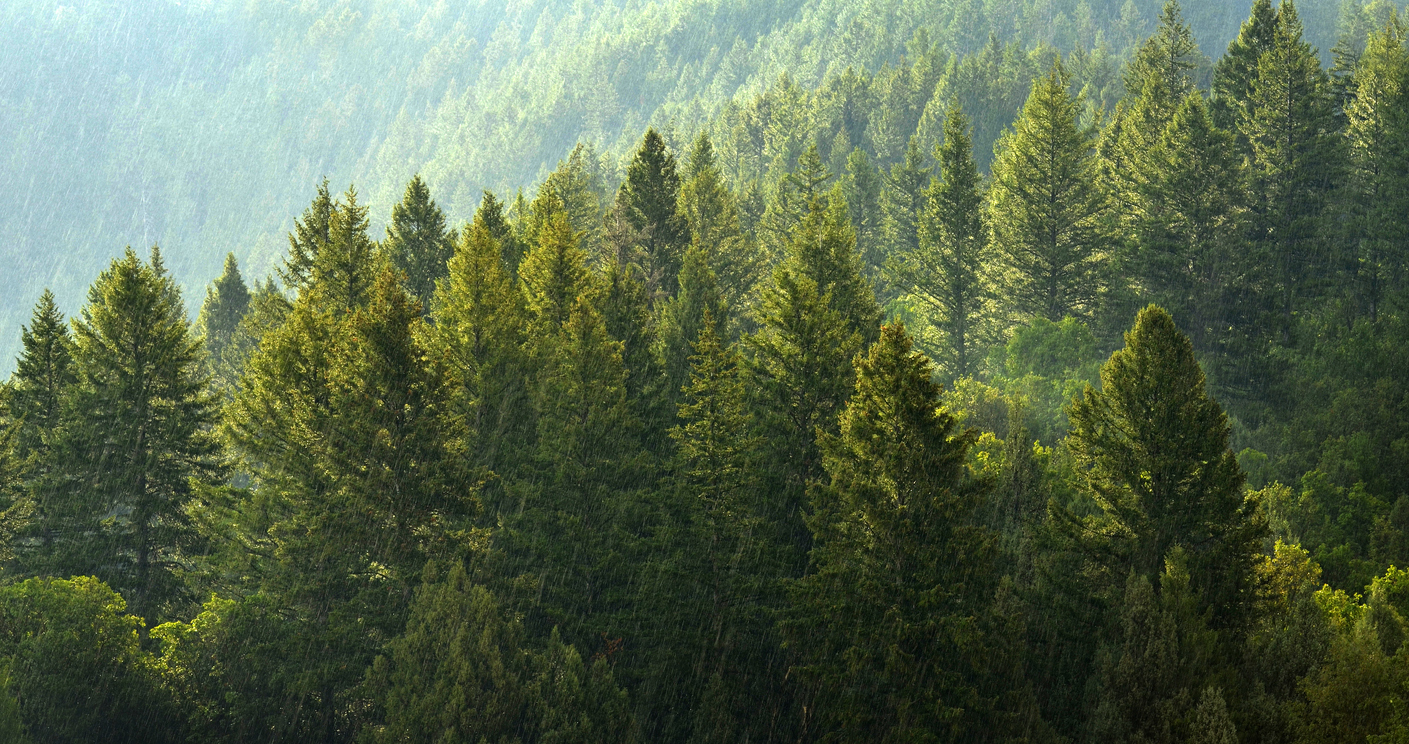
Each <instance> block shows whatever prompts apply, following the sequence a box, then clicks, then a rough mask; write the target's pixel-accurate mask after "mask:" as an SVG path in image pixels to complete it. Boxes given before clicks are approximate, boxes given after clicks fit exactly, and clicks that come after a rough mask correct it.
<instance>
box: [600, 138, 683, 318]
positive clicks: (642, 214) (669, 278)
mask: <svg viewBox="0 0 1409 744" xmlns="http://www.w3.org/2000/svg"><path fill="white" fill-rule="evenodd" d="M616 200H617V209H618V210H619V211H620V212H621V213H622V215H623V216H624V218H625V220H626V222H627V224H629V225H630V226H631V229H632V230H633V231H635V233H636V235H637V242H636V245H635V248H634V255H633V256H632V258H633V261H634V262H635V263H636V265H637V266H638V267H640V269H641V274H642V275H643V277H644V280H645V283H646V289H647V291H648V292H649V293H650V295H651V296H652V297H653V298H655V297H657V296H666V297H668V296H671V295H674V294H675V289H676V286H677V285H676V275H677V274H679V273H680V260H681V258H682V257H683V255H684V253H685V246H686V244H687V243H688V242H689V228H688V227H687V225H686V223H685V220H684V219H683V218H682V217H681V216H680V215H679V214H678V213H677V212H676V208H677V206H678V204H679V202H680V175H679V173H677V172H676V164H675V155H673V154H672V153H671V152H670V151H669V150H668V149H667V148H666V146H665V140H664V139H662V138H661V136H660V134H659V133H658V132H656V130H655V129H648V130H646V136H645V137H644V138H643V139H642V140H641V146H640V148H638V149H637V150H636V155H635V157H633V158H632V160H631V164H630V165H629V166H627V169H626V180H625V181H624V182H623V183H622V184H621V189H620V190H619V191H618V192H617V197H616Z"/></svg>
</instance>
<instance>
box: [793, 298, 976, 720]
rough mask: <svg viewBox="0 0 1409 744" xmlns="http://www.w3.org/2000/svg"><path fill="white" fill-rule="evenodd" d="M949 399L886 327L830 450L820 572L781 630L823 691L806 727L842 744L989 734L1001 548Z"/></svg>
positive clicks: (805, 585) (820, 496)
mask: <svg viewBox="0 0 1409 744" xmlns="http://www.w3.org/2000/svg"><path fill="white" fill-rule="evenodd" d="M939 392H940V390H939V386H938V385H937V384H935V382H934V381H933V370H932V369H931V367H930V363H929V360H928V359H926V358H925V357H924V355H922V354H918V353H916V352H914V351H913V349H912V346H911V341H910V338H909V336H908V335H907V334H906V333H905V330H904V328H903V327H901V326H899V325H888V326H886V327H885V328H883V329H882V331H881V336H880V340H879V341H878V342H877V343H876V344H875V345H874V346H872V347H871V349H870V351H869V352H868V353H867V354H866V355H865V357H864V358H859V360H858V365H857V372H856V392H855V394H854V395H853V397H852V398H851V400H850V402H849V403H848V404H847V406H846V410H845V411H844V412H843V413H842V415H841V426H840V432H839V433H838V434H837V435H828V436H827V437H826V438H825V439H824V451H825V453H826V454H825V462H826V469H827V473H828V475H830V476H831V481H830V484H829V485H827V486H826V487H821V488H817V489H815V490H814V493H813V496H812V502H813V510H812V514H811V515H810V517H809V519H808V523H809V527H810V528H811V529H812V532H813V535H814V541H815V542H814V545H815V547H814V548H813V550H812V566H813V568H812V571H811V572H810V573H809V574H808V575H807V576H805V577H803V578H802V579H800V580H799V581H797V582H795V583H794V584H793V585H792V586H791V588H790V592H789V594H790V596H791V599H792V607H791V609H790V611H789V613H788V615H787V616H786V617H787V619H786V621H785V623H784V628H785V632H786V634H787V638H788V644H789V647H790V648H791V649H792V650H793V652H794V653H795V654H796V656H797V658H798V662H799V663H798V665H797V666H796V667H795V668H794V670H793V672H794V673H796V674H799V675H802V676H803V677H804V678H806V679H807V680H808V681H809V682H811V684H812V685H814V690H815V693H814V694H815V699H814V701H813V703H812V705H811V706H810V707H811V708H812V709H814V710H816V711H817V712H816V713H815V714H814V715H815V716H816V718H817V720H816V721H815V723H812V722H809V723H810V726H809V728H811V727H812V726H815V727H816V728H818V729H820V730H823V731H828V732H830V736H831V737H832V738H834V739H835V740H837V741H847V742H852V741H854V742H863V741H907V740H916V739H923V738H927V737H943V738H957V739H963V738H966V737H967V736H971V735H975V734H976V732H977V730H979V729H980V728H981V727H984V726H985V716H984V713H985V712H986V711H985V710H984V708H985V707H986V706H987V705H988V701H986V700H985V699H984V697H983V695H982V694H981V693H980V680H981V678H982V676H983V675H984V674H985V672H986V671H987V670H985V668H984V666H985V663H986V661H987V658H986V654H985V652H984V647H985V645H986V642H985V639H984V635H983V630H982V628H981V626H980V624H979V623H978V622H977V621H976V618H975V613H974V609H973V608H975V607H976V606H977V605H978V604H980V603H982V602H983V601H985V600H986V599H987V598H988V596H989V593H990V591H991V588H992V583H991V576H990V572H989V568H990V566H989V564H990V561H991V558H992V555H993V549H994V538H993V535H992V533H990V532H989V531H988V530H987V529H986V528H984V527H983V526H981V525H980V524H979V521H978V519H977V515H976V510H977V508H978V506H979V505H980V504H981V503H982V501H983V498H984V492H985V490H986V489H987V488H989V487H990V484H988V483H986V482H984V481H977V480H974V479H973V478H972V477H971V476H970V475H969V473H968V472H967V468H966V467H965V465H964V462H965V458H966V456H967V453H968V450H969V448H970V446H971V445H972V444H973V441H974V438H975V437H976V433H975V432H973V431H968V432H960V431H959V430H958V426H957V424H956V422H955V420H954V418H953V416H951V415H950V414H948V413H947V412H944V411H943V410H941V409H940V408H939ZM919 700H924V701H925V704H923V705H915V704H914V701H919Z"/></svg>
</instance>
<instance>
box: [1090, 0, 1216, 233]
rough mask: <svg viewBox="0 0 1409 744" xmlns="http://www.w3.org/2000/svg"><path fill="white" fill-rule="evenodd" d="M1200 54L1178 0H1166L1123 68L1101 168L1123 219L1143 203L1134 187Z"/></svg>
mask: <svg viewBox="0 0 1409 744" xmlns="http://www.w3.org/2000/svg"><path fill="white" fill-rule="evenodd" d="M1201 58H1202V55H1201V54H1200V53H1199V48H1198V45H1197V44H1195V43H1194V37H1193V34H1192V33H1191V32H1190V31H1189V26H1188V24H1186V23H1185V22H1184V16H1183V13H1182V12H1181V10H1180V8H1179V3H1178V0H1168V2H1166V3H1165V6H1164V9H1163V10H1162V11H1161V12H1160V24H1159V28H1158V29H1156V31H1155V33H1154V35H1153V36H1151V37H1150V38H1148V39H1146V40H1145V43H1144V44H1142V45H1141V46H1140V49H1139V51H1138V52H1136V54H1135V58H1134V59H1133V60H1131V61H1130V64H1129V65H1128V66H1127V67H1126V70H1125V90H1126V91H1127V95H1126V98H1125V101H1124V102H1123V103H1124V106H1123V107H1122V109H1121V111H1120V113H1119V114H1118V115H1117V118H1116V121H1118V122H1119V123H1118V127H1119V129H1118V131H1117V132H1115V133H1114V134H1113V136H1112V137H1111V145H1112V146H1113V149H1114V152H1106V153H1103V154H1104V155H1105V157H1106V158H1111V157H1113V156H1114V158H1115V159H1116V162H1113V163H1109V164H1107V167H1106V168H1105V169H1104V171H1103V175H1104V176H1105V177H1106V179H1107V181H1108V183H1109V184H1110V185H1109V186H1108V189H1109V190H1110V191H1111V192H1112V197H1113V198H1114V200H1115V201H1116V202H1117V203H1120V204H1123V205H1126V206H1128V207H1133V208H1130V209H1128V216H1127V217H1126V219H1127V221H1129V220H1136V219H1138V215H1139V214H1140V211H1141V207H1142V206H1143V204H1142V203H1141V200H1140V198H1139V192H1140V190H1141V189H1142V188H1144V187H1145V186H1146V185H1147V184H1148V183H1149V180H1150V178H1151V177H1152V174H1151V171H1152V170H1153V169H1155V168H1156V167H1158V166H1157V165H1156V164H1154V163H1152V162H1150V159H1149V156H1150V153H1151V152H1152V151H1153V149H1154V148H1155V146H1156V145H1158V144H1159V140H1160V136H1161V135H1162V134H1163V133H1164V130H1165V128H1166V127H1168V126H1169V122H1170V121H1171V120H1172V119H1173V118H1174V113H1175V111H1176V110H1177V109H1178V108H1179V106H1180V105H1182V104H1183V103H1184V100H1185V99H1186V98H1188V96H1189V94H1190V93H1191V92H1193V91H1194V81H1193V79H1192V72H1193V71H1194V69H1196V68H1197V67H1198V61H1199V60H1200V59H1201Z"/></svg>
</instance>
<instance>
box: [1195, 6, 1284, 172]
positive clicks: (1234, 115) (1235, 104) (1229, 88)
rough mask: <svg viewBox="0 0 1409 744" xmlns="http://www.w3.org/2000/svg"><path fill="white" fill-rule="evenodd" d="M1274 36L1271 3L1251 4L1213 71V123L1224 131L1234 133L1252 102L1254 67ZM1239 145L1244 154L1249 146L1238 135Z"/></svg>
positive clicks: (1275, 15)
mask: <svg viewBox="0 0 1409 744" xmlns="http://www.w3.org/2000/svg"><path fill="white" fill-rule="evenodd" d="M1276 33H1277V10H1276V9H1275V8H1273V7H1272V0H1253V3H1252V12H1251V13H1250V14H1249V15H1248V19H1247V20H1246V21H1243V25H1242V28H1241V29H1240V30H1239V31H1238V36H1237V38H1235V39H1233V41H1232V42H1230V43H1229V44H1228V51H1227V52H1225V53H1224V55H1223V56H1222V57H1220V58H1219V60H1218V63H1217V64H1216V65H1214V68H1213V102H1212V104H1211V106H1210V109H1211V110H1212V112H1213V120H1214V123H1216V124H1218V126H1220V127H1222V128H1223V129H1228V130H1231V131H1235V132H1236V131H1237V127H1238V122H1240V121H1241V120H1242V118H1243V116H1244V113H1243V111H1244V109H1245V108H1247V106H1248V105H1249V103H1250V101H1251V100H1252V88H1253V82H1254V81H1255V80H1257V65H1258V61H1259V60H1261V59H1262V55H1263V54H1265V53H1267V52H1268V51H1269V50H1271V49H1272V42H1273V36H1274V35H1275V34H1276ZM1238 136H1239V140H1238V145H1239V148H1240V151H1241V152H1244V153H1246V152H1247V148H1248V142H1247V140H1246V139H1244V138H1243V136H1242V134H1241V133H1238Z"/></svg>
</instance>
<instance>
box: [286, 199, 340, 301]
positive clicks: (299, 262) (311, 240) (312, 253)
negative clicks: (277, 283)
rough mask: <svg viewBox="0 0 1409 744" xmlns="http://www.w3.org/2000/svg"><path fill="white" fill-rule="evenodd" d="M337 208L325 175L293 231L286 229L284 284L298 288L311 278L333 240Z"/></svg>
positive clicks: (301, 288)
mask: <svg viewBox="0 0 1409 744" xmlns="http://www.w3.org/2000/svg"><path fill="white" fill-rule="evenodd" d="M337 209H338V205H337V203H336V202H335V201H334V200H333V196H332V194H331V193H329V191H328V179H327V178H324V179H323V182H322V183H321V184H319V185H318V193H317V195H316V196H314V197H313V203H312V204H310V205H309V206H308V209H305V210H304V211H303V216H302V217H300V218H298V219H296V220H294V231H293V232H291V233H289V255H288V256H286V257H285V258H284V265H283V267H281V268H280V269H279V278H280V279H282V280H283V282H284V286H286V287H288V288H289V289H291V290H293V291H294V292H300V291H302V290H303V288H304V286H306V285H307V284H308V283H309V282H311V281H312V280H313V264H314V262H315V261H316V260H317V259H318V254H319V253H320V252H321V251H322V250H323V247H324V246H326V245H327V244H328V242H329V241H330V240H332V227H333V212H335V211H337Z"/></svg>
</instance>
